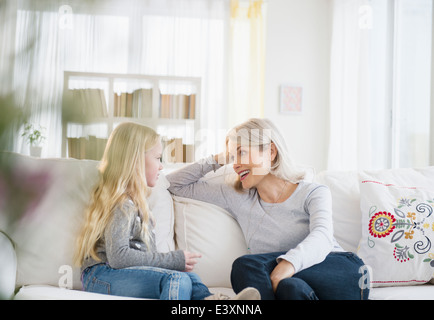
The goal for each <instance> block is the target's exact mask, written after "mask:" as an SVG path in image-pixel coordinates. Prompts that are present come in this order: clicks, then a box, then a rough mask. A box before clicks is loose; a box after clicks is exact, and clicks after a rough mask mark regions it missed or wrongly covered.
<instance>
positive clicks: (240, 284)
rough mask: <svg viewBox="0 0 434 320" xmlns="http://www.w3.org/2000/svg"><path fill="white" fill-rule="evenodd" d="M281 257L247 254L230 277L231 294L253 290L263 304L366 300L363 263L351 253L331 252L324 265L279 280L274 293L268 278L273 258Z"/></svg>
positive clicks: (235, 262) (367, 292)
mask: <svg viewBox="0 0 434 320" xmlns="http://www.w3.org/2000/svg"><path fill="white" fill-rule="evenodd" d="M282 254H285V252H274V253H264V254H249V255H245V256H242V257H240V258H238V259H236V260H235V261H234V263H233V265H232V273H231V282H232V287H233V289H234V291H235V292H236V293H238V292H239V291H241V290H243V289H244V288H246V287H254V288H256V289H258V290H259V292H260V293H261V298H262V299H263V300H317V299H319V300H367V299H368V296H369V283H368V284H366V283H364V282H363V281H360V280H361V278H362V273H360V272H361V271H360V270H361V269H360V268H361V267H362V266H363V265H364V263H363V261H362V260H361V259H360V258H359V257H358V256H357V255H356V254H354V253H351V252H331V253H330V254H329V255H328V256H327V257H326V259H325V260H324V261H323V262H321V263H319V264H316V265H314V266H312V267H310V268H307V269H304V270H302V271H300V272H297V273H296V274H294V275H293V276H292V277H291V278H286V279H283V280H281V281H280V283H279V285H278V286H277V289H276V292H274V291H273V288H272V285H271V280H270V274H271V272H272V271H273V269H274V268H275V267H276V265H277V262H276V258H277V257H279V256H280V255H282ZM362 270H363V269H362ZM360 284H361V285H360Z"/></svg>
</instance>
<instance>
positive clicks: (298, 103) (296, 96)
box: [280, 85, 303, 114]
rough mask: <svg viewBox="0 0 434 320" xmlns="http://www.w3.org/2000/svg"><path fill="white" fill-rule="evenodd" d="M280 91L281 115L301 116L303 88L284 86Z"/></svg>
mask: <svg viewBox="0 0 434 320" xmlns="http://www.w3.org/2000/svg"><path fill="white" fill-rule="evenodd" d="M280 90H281V92H280V113H285V114H301V113H302V111H303V108H302V98H303V88H302V87H301V86H299V85H282V86H281V89H280Z"/></svg>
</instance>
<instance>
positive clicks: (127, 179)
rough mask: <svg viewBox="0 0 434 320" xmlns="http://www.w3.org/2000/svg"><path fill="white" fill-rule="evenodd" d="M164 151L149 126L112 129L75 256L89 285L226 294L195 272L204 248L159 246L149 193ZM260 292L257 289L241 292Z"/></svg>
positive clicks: (136, 292)
mask: <svg viewBox="0 0 434 320" xmlns="http://www.w3.org/2000/svg"><path fill="white" fill-rule="evenodd" d="M161 153H162V146H161V142H160V138H159V136H158V135H157V133H156V132H155V131H154V130H152V129H150V128H148V127H145V126H142V125H139V124H135V123H123V124H120V125H119V126H117V127H116V129H115V130H114V131H113V133H112V134H111V136H110V138H109V141H108V143H107V147H106V149H105V152H104V156H103V158H102V160H101V164H100V167H99V171H100V180H99V183H98V184H97V186H96V188H95V190H94V192H93V194H92V199H91V203H90V206H89V207H88V209H87V211H86V216H85V224H84V227H83V229H82V231H81V234H80V236H79V238H78V241H77V249H76V255H75V260H76V263H77V264H78V265H80V266H81V270H82V283H83V288H84V290H86V291H89V292H97V293H104V294H111V295H119V296H128V297H140V298H151V299H180V300H190V299H194V300H201V299H224V298H225V297H224V296H223V295H220V294H217V295H212V294H211V293H210V291H209V290H208V288H207V287H206V286H205V285H204V284H203V283H202V282H201V281H200V279H199V277H198V276H197V275H196V274H194V273H191V272H190V271H192V270H193V268H194V265H195V264H196V263H197V259H198V258H199V257H200V255H199V254H196V253H191V252H188V251H182V250H176V251H172V252H167V253H160V252H157V251H156V244H155V235H154V225H155V222H154V219H153V218H152V214H151V211H150V209H149V207H148V204H147V202H146V198H147V196H148V195H149V193H150V190H151V188H152V187H153V186H155V185H156V183H157V179H158V175H159V171H160V170H161V169H162V168H163V167H162V165H161V162H160V160H161ZM183 271H187V272H183ZM258 298H259V295H258V292H257V290H255V289H248V290H245V291H243V292H242V293H241V294H240V295H238V296H236V297H235V299H258Z"/></svg>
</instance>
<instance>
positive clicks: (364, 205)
mask: <svg viewBox="0 0 434 320" xmlns="http://www.w3.org/2000/svg"><path fill="white" fill-rule="evenodd" d="M389 173H391V171H389ZM400 179H403V177H402V176H401V177H400ZM391 180H393V179H391ZM401 181H402V180H401ZM431 181H432V180H431ZM419 182H420V183H421V184H424V181H421V180H419ZM433 205H434V186H433V187H431V188H426V187H418V186H415V185H411V184H408V185H395V184H392V183H390V182H389V181H385V180H383V181H379V180H376V179H373V177H372V176H371V175H368V174H366V173H360V208H361V212H362V238H361V240H360V246H359V251H358V255H359V256H360V258H362V259H363V261H364V262H365V264H366V265H368V266H370V267H371V270H372V274H371V277H372V278H371V283H372V286H373V287H382V286H402V285H415V284H422V283H426V282H428V281H429V280H430V279H431V278H432V276H433V272H434V261H433V259H434V246H433V245H434V213H433Z"/></svg>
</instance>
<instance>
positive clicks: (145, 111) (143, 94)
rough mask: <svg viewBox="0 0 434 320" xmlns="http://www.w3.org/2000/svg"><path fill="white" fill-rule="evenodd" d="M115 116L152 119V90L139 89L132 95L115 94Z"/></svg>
mask: <svg viewBox="0 0 434 320" xmlns="http://www.w3.org/2000/svg"><path fill="white" fill-rule="evenodd" d="M113 116H115V117H134V118H151V117H152V89H137V90H134V91H133V92H132V93H129V92H121V93H120V94H118V93H115V94H114V110H113Z"/></svg>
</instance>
